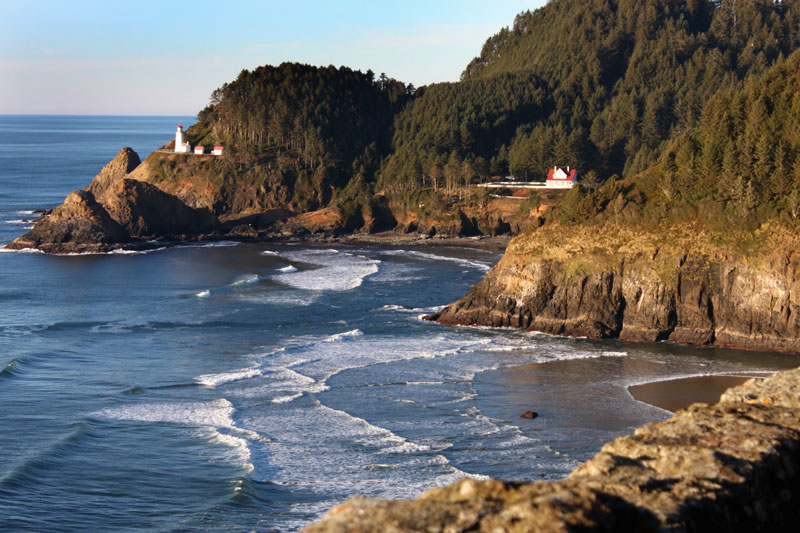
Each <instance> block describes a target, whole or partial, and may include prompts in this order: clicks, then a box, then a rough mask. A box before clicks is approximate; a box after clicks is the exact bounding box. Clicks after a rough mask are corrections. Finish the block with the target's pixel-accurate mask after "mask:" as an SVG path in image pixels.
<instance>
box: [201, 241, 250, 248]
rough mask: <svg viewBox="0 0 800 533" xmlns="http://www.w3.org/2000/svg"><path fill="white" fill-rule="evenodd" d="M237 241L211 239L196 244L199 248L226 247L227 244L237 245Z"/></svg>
mask: <svg viewBox="0 0 800 533" xmlns="http://www.w3.org/2000/svg"><path fill="white" fill-rule="evenodd" d="M240 244H242V243H240V242H239V241H213V242H204V243H202V244H198V246H199V247H200V248H218V247H223V248H225V247H228V246H239V245H240Z"/></svg>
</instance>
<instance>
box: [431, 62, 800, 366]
mask: <svg viewBox="0 0 800 533" xmlns="http://www.w3.org/2000/svg"><path fill="white" fill-rule="evenodd" d="M797 94H800V52H797V53H795V54H793V55H792V56H791V57H789V58H788V59H787V60H786V61H781V62H780V64H778V65H776V66H775V67H773V68H771V69H770V70H769V71H767V72H766V73H764V74H763V75H762V76H760V77H758V78H756V79H753V80H750V81H749V82H748V83H747V85H746V86H745V87H744V88H743V89H741V90H738V91H732V90H728V89H725V90H723V91H721V92H720V93H719V94H718V95H717V96H716V97H715V98H714V99H712V101H711V102H710V103H709V104H708V106H707V107H706V110H705V112H704V113H703V119H702V120H701V123H700V125H699V126H697V127H696V128H695V129H693V130H691V131H689V132H687V133H685V134H684V135H682V136H680V137H679V138H677V139H676V140H675V141H674V142H673V143H672V144H671V145H670V147H669V149H668V150H667V152H666V153H665V154H664V155H663V156H662V158H661V159H660V160H659V163H658V164H657V165H655V166H654V167H653V168H651V169H649V170H648V171H647V172H644V173H642V174H639V175H636V176H632V177H630V178H627V179H621V180H610V181H608V182H606V183H604V184H603V185H602V186H600V187H597V188H595V189H586V188H582V187H581V188H575V189H573V190H572V191H570V193H569V194H568V195H567V197H566V198H565V200H564V201H563V202H562V203H561V204H560V205H559V206H558V207H557V208H556V209H554V210H553V211H552V212H551V213H549V214H548V221H547V223H546V224H544V225H543V226H542V227H541V228H539V229H538V230H536V231H532V232H530V233H527V234H524V235H521V236H519V237H517V238H516V239H515V240H514V241H512V243H511V244H510V245H509V247H508V249H507V251H506V255H505V256H504V257H503V259H502V260H501V261H500V263H498V265H497V266H496V267H495V268H494V269H493V270H492V271H491V272H490V273H489V274H488V275H487V277H486V278H485V279H484V280H482V281H481V282H480V283H479V284H478V285H477V286H476V287H475V288H474V289H473V290H472V291H470V293H469V294H467V295H466V296H465V297H464V298H462V299H461V300H460V301H459V302H456V303H455V304H453V305H451V306H449V307H447V308H445V309H444V310H443V311H442V312H441V313H440V314H438V315H437V316H435V317H434V318H435V319H437V320H439V321H441V322H443V323H448V324H481V325H491V326H511V327H521V328H528V329H532V330H539V331H547V332H550V333H556V334H567V335H587V336H591V337H620V338H625V339H632V340H650V341H653V340H673V341H677V342H687V343H692V344H716V345H724V346H734V347H742V348H753V349H764V350H777V351H787V352H800V305H799V304H798V302H800V255H799V254H798V250H799V249H800V221H798V219H797V217H798V215H800V204H799V203H798V187H799V186H800V176H798V174H797V169H798V167H800V160H798V157H800V144H798V141H799V139H798V133H797V132H798V131H800V129H799V128H798V126H800V124H797V121H798V120H800V119H799V118H798V117H800V115H799V114H798V108H797V106H798V105H800V104H798V98H797Z"/></svg>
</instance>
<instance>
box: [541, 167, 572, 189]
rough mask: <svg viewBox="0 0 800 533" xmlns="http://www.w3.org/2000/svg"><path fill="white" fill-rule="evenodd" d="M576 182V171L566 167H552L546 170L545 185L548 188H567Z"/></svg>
mask: <svg viewBox="0 0 800 533" xmlns="http://www.w3.org/2000/svg"><path fill="white" fill-rule="evenodd" d="M577 182H578V171H577V170H575V169H574V168H573V169H572V170H570V169H569V167H567V171H566V172H564V169H561V168H558V167H553V168H551V169H550V170H549V171H548V172H547V181H545V186H546V187H547V188H549V189H569V188H571V187H572V186H573V185H575V184H576V183H577Z"/></svg>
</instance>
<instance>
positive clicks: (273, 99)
mask: <svg viewBox="0 0 800 533" xmlns="http://www.w3.org/2000/svg"><path fill="white" fill-rule="evenodd" d="M412 93H413V87H406V86H405V85H404V84H402V83H400V82H398V81H396V80H392V79H389V78H386V77H385V76H383V75H382V76H381V77H380V78H378V79H375V76H374V74H373V73H372V72H371V71H370V72H367V73H362V72H359V71H353V70H351V69H349V68H346V67H341V68H335V67H332V66H330V67H325V68H317V67H312V66H309V65H302V64H297V63H283V64H281V65H279V66H277V67H272V66H263V67H259V68H257V69H255V70H253V71H252V72H251V71H248V70H243V71H242V72H241V73H240V74H239V77H238V78H236V80H234V81H232V82H231V83H227V84H224V85H223V86H222V87H220V88H219V89H217V90H215V91H214V92H213V93H212V95H211V104H210V105H209V106H208V107H206V108H205V109H203V110H202V111H201V112H200V113H199V115H198V122H197V124H195V125H194V126H192V128H190V130H189V131H188V133H189V137H190V140H191V141H192V142H193V143H204V144H215V143H219V142H222V143H224V144H226V146H228V154H226V156H227V157H224V158H223V159H226V158H227V159H229V161H233V162H235V163H233V162H229V163H228V166H227V167H220V168H216V169H215V170H216V171H217V173H218V174H220V179H225V177H226V176H228V177H230V176H235V179H239V178H240V177H241V173H242V172H244V173H246V174H251V176H250V178H251V181H253V179H255V180H256V181H257V180H258V179H263V180H265V181H266V182H273V185H278V184H280V185H283V186H286V187H288V188H289V189H291V190H292V201H291V203H292V207H294V208H296V209H298V210H308V209H315V208H318V207H321V206H323V205H327V204H329V203H330V201H331V200H332V199H333V197H334V196H335V193H336V192H337V191H338V190H340V189H342V188H345V187H346V186H347V184H348V183H349V182H350V181H351V180H361V181H362V182H363V180H364V179H365V178H368V179H371V178H372V176H373V175H374V173H375V170H376V169H377V167H378V165H379V164H380V161H381V159H382V158H383V157H384V156H385V154H386V153H387V151H388V149H389V143H390V139H391V131H392V120H393V119H394V116H395V114H396V113H397V111H399V110H400V109H401V108H402V107H403V105H404V104H405V103H406V102H407V101H408V99H410V98H411V95H412ZM239 167H241V168H239ZM253 169H256V170H253ZM212 171H213V170H212Z"/></svg>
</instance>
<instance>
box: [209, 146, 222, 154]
mask: <svg viewBox="0 0 800 533" xmlns="http://www.w3.org/2000/svg"><path fill="white" fill-rule="evenodd" d="M211 153H212V154H213V155H222V146H215V147H214V150H212V151H211Z"/></svg>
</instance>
